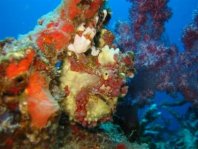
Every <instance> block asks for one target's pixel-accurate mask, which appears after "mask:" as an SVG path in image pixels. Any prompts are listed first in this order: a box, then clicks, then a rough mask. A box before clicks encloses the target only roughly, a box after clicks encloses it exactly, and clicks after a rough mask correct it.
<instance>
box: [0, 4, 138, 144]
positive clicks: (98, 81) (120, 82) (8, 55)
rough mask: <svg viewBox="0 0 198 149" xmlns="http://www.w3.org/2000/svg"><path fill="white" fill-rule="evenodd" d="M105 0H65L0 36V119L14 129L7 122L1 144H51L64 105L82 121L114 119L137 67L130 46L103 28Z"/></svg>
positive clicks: (73, 118)
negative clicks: (30, 26) (15, 35)
mask: <svg viewBox="0 0 198 149" xmlns="http://www.w3.org/2000/svg"><path fill="white" fill-rule="evenodd" d="M103 3H104V1H103V0H93V1H89V0H63V1H62V3H61V5H60V6H59V7H58V8H57V9H56V10H55V11H54V12H51V13H49V14H48V15H45V16H43V17H42V18H41V19H40V20H39V21H38V25H37V26H36V28H35V29H34V30H33V31H31V32H29V33H28V34H26V35H24V36H22V37H21V38H19V39H17V40H13V41H10V40H5V41H1V43H2V44H1V51H0V52H1V55H0V67H1V70H0V109H1V112H0V122H1V123H4V122H5V124H6V125H7V126H6V127H8V129H10V131H11V132H9V131H3V130H2V132H1V144H0V145H1V146H15V147H16V146H17V143H18V145H20V146H22V145H24V146H25V145H27V146H26V147H27V148H28V147H29V146H31V144H32V145H33V144H34V145H33V146H35V147H38V146H37V145H38V144H40V147H42V148H46V147H47V146H48V144H46V143H45V141H48V140H51V142H52V143H53V142H54V141H55V139H54V137H55V136H56V135H55V133H56V128H57V127H58V124H57V123H58V122H59V120H58V119H59V117H60V114H61V113H65V114H66V115H67V116H68V117H69V120H70V121H72V122H76V123H78V124H80V125H82V126H84V127H94V126H96V125H97V124H98V123H100V122H104V121H107V120H110V119H111V116H112V114H113V112H114V111H115V107H116V104H117V101H118V98H119V97H121V96H124V95H125V94H126V93H127V86H126V78H127V77H133V73H134V68H133V54H132V53H130V52H127V53H124V54H123V53H122V52H121V51H120V50H119V49H117V48H115V46H114V45H113V39H114V36H113V34H112V33H111V32H110V31H108V30H107V29H103V24H104V22H105V21H106V18H107V16H108V15H109V13H108V11H107V9H105V7H103ZM9 117H11V118H12V119H9V120H7V119H8V118H9ZM7 121H9V123H8V124H9V125H8V124H7ZM12 134H14V135H12ZM2 136H3V137H2ZM50 136H54V137H50ZM21 137H23V138H24V139H21V140H18V141H16V140H17V138H21ZM7 139H9V140H7ZM3 142H4V143H3ZM11 142H12V143H11ZM26 147H25V148H26Z"/></svg>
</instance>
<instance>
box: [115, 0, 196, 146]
mask: <svg viewBox="0 0 198 149" xmlns="http://www.w3.org/2000/svg"><path fill="white" fill-rule="evenodd" d="M130 2H131V8H130V20H129V22H118V23H117V25H116V27H115V32H116V35H117V36H116V37H117V38H116V41H115V44H116V45H117V46H118V47H119V48H120V49H123V50H127V51H133V53H134V55H135V61H134V66H135V69H136V71H137V73H136V74H135V77H134V78H133V79H132V80H129V92H128V95H127V96H126V101H125V105H126V106H125V107H128V105H132V107H136V110H139V109H141V108H143V107H145V106H152V104H153V103H154V102H155V101H154V100H155V97H156V96H155V95H156V93H159V92H160V93H161V92H165V93H167V94H168V95H170V97H172V98H173V99H177V100H178V98H179V97H180V96H182V99H183V100H181V102H178V103H177V102H176V103H174V102H173V103H169V104H168V105H169V106H170V105H171V104H173V105H175V106H183V105H185V104H186V103H189V104H190V106H191V108H192V109H193V110H194V111H197V107H198V106H197V101H198V94H197V93H198V88H197V87H198V86H197V83H198V82H197V81H198V79H197V76H198V75H197V72H198V67H197V66H198V65H197V63H198V46H197V43H198V42H197V41H198V40H197V37H198V36H197V27H198V26H197V25H198V24H197V20H198V19H197V18H198V17H197V16H198V15H197V12H195V14H194V19H193V22H192V23H191V24H190V25H189V26H187V27H186V29H185V31H184V34H183V37H182V41H183V43H184V48H185V49H184V51H181V50H179V49H178V48H177V47H176V46H175V45H168V44H167V43H166V41H165V40H164V38H163V32H164V29H165V27H164V25H165V22H166V21H167V20H168V19H169V18H170V16H171V10H170V8H169V7H168V6H167V3H168V1H167V0H153V1H149V0H148V1H147V0H143V1H142V0H137V1H136V0H130ZM168 105H167V106H168ZM160 106H162V107H161V109H162V110H167V111H168V112H169V113H170V114H171V115H172V116H173V117H174V118H175V119H177V116H176V114H175V113H176V112H171V111H170V110H168V109H167V108H165V109H164V107H163V104H162V105H160V104H159V107H160ZM172 111H174V110H172ZM126 113H127V112H126ZM136 113H137V112H136ZM128 114H129V113H128ZM147 114H148V113H147ZM149 115H150V116H149V117H148V118H146V119H143V120H144V121H141V122H140V124H139V125H140V126H141V125H142V124H144V123H142V122H145V126H144V125H143V126H144V127H143V128H141V127H140V128H141V130H140V132H141V131H142V132H141V133H143V134H142V135H140V140H141V141H142V138H144V136H147V135H148V136H150V137H151V140H149V141H148V140H147V141H145V142H149V143H151V144H149V146H150V147H151V148H154V147H157V148H163V147H164V148H166V147H168V148H170V146H171V144H169V143H167V144H166V143H162V142H168V141H167V140H169V139H167V138H166V139H161V136H162V134H163V133H164V132H168V133H169V134H168V137H169V138H172V140H174V141H175V139H173V138H180V137H181V138H182V139H181V142H182V143H181V144H182V145H181V148H189V147H188V146H187V145H184V144H186V143H185V142H186V141H184V140H186V138H188V139H190V138H191V139H192V140H191V141H192V142H193V143H192V142H191V143H192V144H193V145H192V144H191V145H192V146H193V147H192V148H196V143H197V142H196V141H193V140H195V139H194V138H192V137H191V136H193V135H194V132H192V131H189V128H191V127H190V126H187V127H184V126H183V124H182V123H183V121H188V122H189V119H187V118H185V119H182V120H181V119H177V120H176V121H177V122H178V123H179V124H180V126H181V129H183V130H185V131H186V133H182V132H181V134H180V135H179V134H178V135H175V133H176V132H174V135H173V132H171V131H169V130H168V126H166V125H162V126H161V127H158V126H156V125H153V126H152V125H150V126H149V124H150V123H153V120H155V119H153V116H154V115H157V111H156V110H153V111H151V114H149ZM125 117H127V116H125ZM127 121H128V122H129V121H130V120H127ZM128 122H125V123H128ZM147 122H148V123H147ZM157 123H158V122H156V123H155V124H157ZM164 123H165V124H168V122H164ZM147 128H148V129H147ZM194 128H197V126H194ZM136 129H137V128H136ZM136 129H135V130H136ZM138 129H139V128H138ZM148 130H149V131H148ZM130 131H133V129H132V128H131V130H130ZM185 131H184V132H185ZM159 133H160V134H161V135H159ZM184 134H185V135H184ZM192 134H193V135H192ZM187 135H188V136H187ZM171 136H172V137H171ZM179 136H180V137H179ZM170 140H171V139H170ZM170 140H169V141H170ZM178 140H180V139H178ZM182 140H183V141H182ZM174 141H173V142H174ZM143 142H144V141H143ZM170 142H171V141H170ZM175 142H177V141H175ZM175 142H174V143H175ZM178 142H179V141H178ZM174 143H173V144H174Z"/></svg>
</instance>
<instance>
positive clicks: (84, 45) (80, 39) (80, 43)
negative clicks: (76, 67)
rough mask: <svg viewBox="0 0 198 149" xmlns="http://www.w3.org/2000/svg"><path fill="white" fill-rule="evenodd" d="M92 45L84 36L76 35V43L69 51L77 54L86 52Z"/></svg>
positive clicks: (71, 45) (70, 46) (69, 47)
mask: <svg viewBox="0 0 198 149" xmlns="http://www.w3.org/2000/svg"><path fill="white" fill-rule="evenodd" d="M90 45H91V41H90V40H89V39H86V38H85V37H84V36H79V35H76V36H75V38H74V43H73V44H70V45H69V46H68V50H70V51H73V52H75V53H77V54H80V53H84V52H86V51H87V50H88V49H89V47H90Z"/></svg>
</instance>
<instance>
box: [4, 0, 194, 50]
mask: <svg viewBox="0 0 198 149" xmlns="http://www.w3.org/2000/svg"><path fill="white" fill-rule="evenodd" d="M60 1H61V0H42V1H41V0H1V1H0V18H1V19H0V39H3V38H5V37H8V36H13V37H17V36H18V35H19V34H25V33H27V32H28V31H30V30H32V29H33V28H34V26H35V25H36V24H37V20H38V18H40V17H41V16H42V15H44V14H46V13H47V12H49V11H51V10H53V9H54V8H56V6H57V5H58V4H59V3H60ZM109 6H110V8H111V10H112V19H111V21H110V24H109V26H110V27H112V28H113V26H114V25H115V23H116V22H117V21H118V20H120V21H127V20H128V13H129V10H128V9H129V7H130V3H129V2H127V0H119V1H115V0H109ZM169 6H170V7H171V8H172V10H173V16H172V18H171V19H170V20H169V22H168V23H167V24H166V36H168V38H169V41H170V42H171V43H175V44H176V45H177V46H178V47H179V48H180V49H183V45H182V43H181V36H182V33H183V29H184V28H185V26H186V25H188V24H189V23H190V22H191V21H192V14H193V12H194V10H195V9H196V8H198V1H197V0H170V2H169Z"/></svg>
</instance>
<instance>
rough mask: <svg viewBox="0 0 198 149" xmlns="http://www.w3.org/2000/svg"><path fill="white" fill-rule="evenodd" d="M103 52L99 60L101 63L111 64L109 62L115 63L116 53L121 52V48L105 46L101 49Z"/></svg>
mask: <svg viewBox="0 0 198 149" xmlns="http://www.w3.org/2000/svg"><path fill="white" fill-rule="evenodd" d="M101 51H102V52H101V53H100V54H99V56H98V62H99V63H100V64H101V65H109V64H114V63H115V62H116V61H115V58H114V57H115V55H116V54H119V52H120V50H119V49H118V48H117V49H114V48H111V49H110V48H109V46H108V45H106V46H104V47H103V48H102V50H101Z"/></svg>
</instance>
